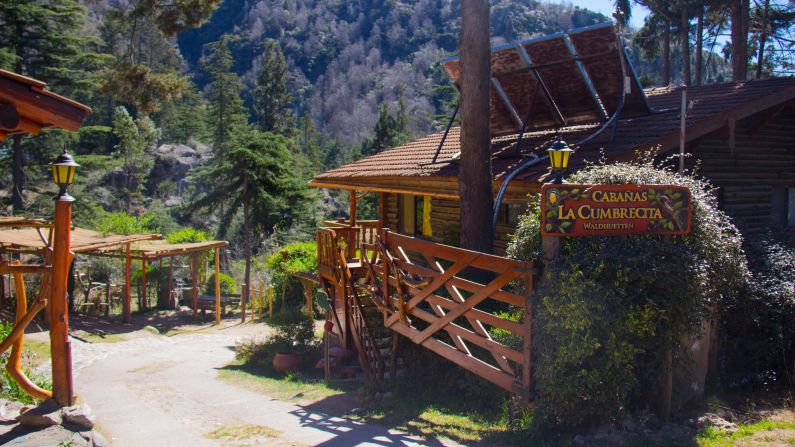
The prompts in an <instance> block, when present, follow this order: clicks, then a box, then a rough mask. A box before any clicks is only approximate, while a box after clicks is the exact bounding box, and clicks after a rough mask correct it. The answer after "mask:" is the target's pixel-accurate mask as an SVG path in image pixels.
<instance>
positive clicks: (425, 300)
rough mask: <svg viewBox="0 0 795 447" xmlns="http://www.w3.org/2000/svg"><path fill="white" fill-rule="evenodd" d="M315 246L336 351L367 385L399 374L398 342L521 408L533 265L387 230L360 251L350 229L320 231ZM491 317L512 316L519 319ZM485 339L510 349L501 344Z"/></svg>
mask: <svg viewBox="0 0 795 447" xmlns="http://www.w3.org/2000/svg"><path fill="white" fill-rule="evenodd" d="M342 241H345V242H346V243H345V244H343V243H342ZM347 241H353V243H355V244H356V250H355V251H354V250H351V249H350V245H348V244H347ZM318 243H319V244H318V253H319V256H318V258H319V267H318V269H319V271H320V275H319V276H320V277H321V284H323V287H324V289H325V290H326V292H327V293H328V294H329V297H330V301H331V310H330V314H331V315H330V316H331V317H332V318H335V319H336V321H335V326H337V327H338V329H337V331H336V334H337V335H338V337H339V339H340V341H341V343H342V344H343V346H346V347H347V346H348V345H350V347H351V348H355V349H356V352H357V353H358V356H359V361H360V364H361V367H362V371H363V372H364V375H365V377H366V378H367V379H368V380H381V379H385V378H390V379H392V380H394V379H395V378H396V377H397V376H398V375H400V372H401V369H405V367H406V365H405V364H404V363H403V362H402V360H401V359H400V357H399V352H398V351H399V349H398V345H399V344H400V340H401V337H400V336H402V338H406V339H408V340H410V341H411V342H413V343H416V344H418V345H420V346H423V347H425V348H427V349H430V350H431V351H433V352H434V353H436V354H438V355H440V356H442V357H444V358H446V359H448V360H450V361H452V362H454V363H456V364H458V365H459V366H461V367H463V368H465V369H467V370H469V371H470V372H472V373H474V374H477V375H479V376H480V377H482V378H484V379H486V380H488V381H489V382H492V383H494V384H496V385H497V386H499V387H501V388H503V389H505V390H507V391H509V392H512V393H514V394H516V395H520V396H522V397H523V398H525V399H529V398H530V390H531V389H532V366H533V363H532V349H531V347H532V339H531V337H532V305H531V303H530V301H529V295H530V292H531V291H532V290H533V286H534V284H533V281H534V266H533V264H532V263H530V262H520V261H515V260H511V259H506V258H501V257H498V256H492V255H488V254H484V253H478V252H473V251H468V250H463V249H460V248H456V247H450V246H446V245H441V244H436V243H433V242H428V241H424V240H420V239H415V238H410V237H407V236H403V235H399V234H396V233H392V232H390V231H387V230H384V231H382V232H381V234H380V235H379V237H378V239H377V240H375V241H360V240H359V236H358V235H357V234H356V233H355V230H354V231H351V228H350V227H348V229H344V228H334V229H330V228H326V229H321V230H319V231H318ZM345 245H347V246H345ZM352 253H357V254H358V255H359V257H352V256H351V254H352ZM493 309H501V310H505V309H512V310H513V311H514V312H513V314H514V315H515V314H517V313H518V314H520V315H521V318H520V319H519V321H516V319H511V318H509V317H506V316H505V314H504V313H500V314H498V313H494V312H493V311H490V310H493ZM494 333H500V334H508V337H503V338H507V339H511V340H515V342H514V343H508V344H510V346H509V345H506V344H503V343H505V342H500V341H497V340H495V339H494V337H493V335H492V334H494ZM517 340H518V341H517Z"/></svg>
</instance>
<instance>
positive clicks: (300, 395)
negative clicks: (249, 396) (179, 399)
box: [218, 362, 351, 402]
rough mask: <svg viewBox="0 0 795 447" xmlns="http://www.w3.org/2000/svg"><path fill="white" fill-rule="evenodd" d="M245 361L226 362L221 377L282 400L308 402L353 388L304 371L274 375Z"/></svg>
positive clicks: (219, 373) (228, 381) (219, 375)
mask: <svg viewBox="0 0 795 447" xmlns="http://www.w3.org/2000/svg"><path fill="white" fill-rule="evenodd" d="M262 374H263V373H262V371H261V370H258V369H256V368H253V367H251V366H246V365H244V364H242V363H239V362H237V363H233V364H231V365H228V366H225V367H224V368H222V369H221V370H220V371H219V372H218V378H219V379H221V380H223V381H225V382H227V383H231V384H233V385H237V386H241V387H243V388H246V389H249V390H251V391H254V392H257V393H260V394H265V395H267V396H269V397H273V398H276V399H279V400H285V401H291V402H298V401H302V402H307V401H315V400H319V399H323V398H326V397H331V396H336V395H340V394H344V393H345V392H346V391H350V390H351V389H350V388H347V389H346V388H344V387H335V386H330V385H328V384H326V383H325V381H323V380H322V379H319V378H314V377H307V376H302V375H288V376H283V377H282V376H270V375H262Z"/></svg>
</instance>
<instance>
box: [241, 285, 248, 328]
mask: <svg viewBox="0 0 795 447" xmlns="http://www.w3.org/2000/svg"><path fill="white" fill-rule="evenodd" d="M247 289H248V288H247V287H246V284H245V283H243V284H241V285H240V322H241V323H245V322H246V291H247Z"/></svg>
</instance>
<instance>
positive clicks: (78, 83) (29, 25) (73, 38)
mask: <svg viewBox="0 0 795 447" xmlns="http://www.w3.org/2000/svg"><path fill="white" fill-rule="evenodd" d="M85 16H86V9H85V8H83V7H82V6H79V5H78V4H77V2H76V1H75V0H51V1H45V0H3V1H2V2H0V49H2V53H3V55H4V56H3V59H4V60H5V65H6V66H8V67H9V68H11V69H12V70H13V71H15V72H17V73H19V74H23V75H27V76H31V77H34V78H37V79H41V80H43V81H45V82H47V83H48V84H49V86H50V88H51V89H53V90H54V91H57V92H59V93H61V94H64V95H70V96H75V94H76V95H77V98H78V99H83V98H85V92H90V91H93V86H92V85H91V82H90V78H91V76H89V75H88V72H89V71H91V70H92V69H94V68H96V66H97V65H98V64H99V63H101V61H102V58H101V57H100V56H99V55H97V54H95V53H93V52H91V51H88V48H87V46H88V43H89V39H88V38H87V37H85V32H84V30H83V28H84V25H85ZM12 150H13V170H12V177H13V182H12V183H13V186H12V203H13V207H14V212H19V211H21V210H22V209H23V208H24V206H25V203H24V199H23V191H24V189H25V170H24V163H25V161H24V154H23V152H22V136H20V135H17V136H14V141H13V149H12Z"/></svg>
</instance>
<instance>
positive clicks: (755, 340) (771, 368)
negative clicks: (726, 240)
mask: <svg viewBox="0 0 795 447" xmlns="http://www.w3.org/2000/svg"><path fill="white" fill-rule="evenodd" d="M746 253H747V256H748V267H749V268H750V270H751V280H750V281H749V282H748V284H747V285H746V287H745V288H744V289H743V293H742V294H740V295H739V296H738V297H737V298H736V299H735V300H729V301H728V302H727V304H726V305H725V306H723V307H722V308H721V332H722V334H723V338H722V339H721V354H720V359H721V362H720V366H721V371H720V372H721V381H722V385H723V386H724V387H725V388H729V389H736V388H752V389H759V388H764V389H770V388H774V387H778V386H782V385H783V386H790V387H791V386H792V384H793V383H795V283H794V282H795V239H794V238H793V235H792V234H787V233H768V234H764V235H761V236H758V237H755V238H753V239H750V240H749V241H748V243H747V244H746Z"/></svg>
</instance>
